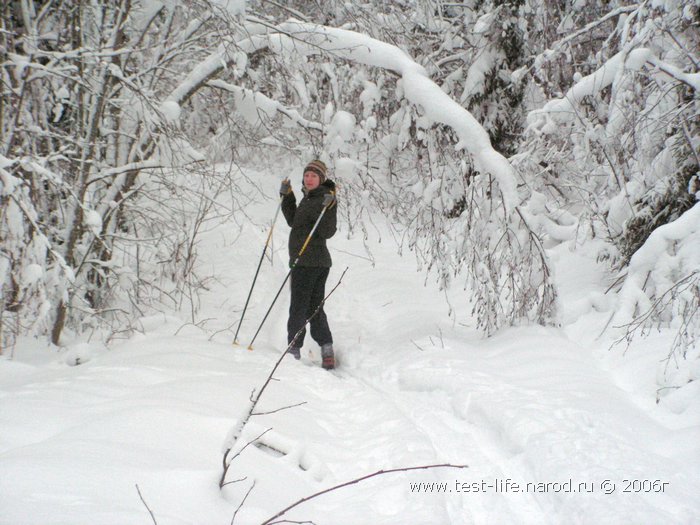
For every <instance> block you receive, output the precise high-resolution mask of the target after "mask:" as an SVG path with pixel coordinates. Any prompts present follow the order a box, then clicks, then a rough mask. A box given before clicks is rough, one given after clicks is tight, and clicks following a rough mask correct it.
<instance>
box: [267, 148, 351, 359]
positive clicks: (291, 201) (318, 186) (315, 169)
mask: <svg viewBox="0 0 700 525" xmlns="http://www.w3.org/2000/svg"><path fill="white" fill-rule="evenodd" d="M327 172H328V170H327V168H326V165H325V164H324V163H323V162H322V161H320V160H313V161H311V162H309V164H308V165H307V166H306V167H305V168H304V185H303V188H302V191H303V193H304V196H303V198H302V199H301V201H300V202H299V204H298V205H297V199H296V196H295V195H294V192H293V191H292V185H291V183H290V182H289V179H285V180H283V181H282V186H280V195H283V196H284V198H283V199H282V213H284V218H285V219H286V220H287V224H289V226H291V228H292V230H291V232H290V233H289V264H290V267H291V276H290V278H291V301H290V304H289V320H288V321H287V344H288V345H289V344H290V343H292V341H294V337H295V336H296V334H297V333H299V337H298V338H297V339H296V341H294V345H293V346H291V347H290V348H289V350H288V351H289V353H290V354H292V355H293V356H294V358H295V359H299V358H300V357H301V347H302V345H303V344H304V336H305V335H306V321H307V320H308V319H309V318H310V317H311V316H312V315H313V314H314V312H315V311H316V308H318V306H319V305H320V304H321V302H322V301H323V298H324V296H325V292H326V279H327V278H328V272H329V271H330V267H331V264H332V262H331V254H330V253H329V252H328V248H327V247H326V239H330V238H331V237H333V235H334V234H335V230H336V217H337V206H336V201H335V192H334V190H335V184H334V183H333V181H332V180H330V179H328V177H327ZM324 209H325V210H326V211H325V212H324V215H323V218H322V219H321V222H319V224H318V226H317V227H316V231H315V232H314V234H313V236H312V237H311V240H310V241H309V243H308V245H307V246H306V249H305V250H304V252H303V253H302V254H301V256H299V253H300V252H301V250H302V248H303V247H304V243H305V242H306V239H307V237H308V236H309V233H310V232H311V230H312V229H313V227H314V224H316V221H317V220H318V218H319V216H320V215H321V212H322V211H323V210H324ZM297 258H298V261H297ZM295 261H296V263H295ZM310 324H311V337H312V338H313V339H314V341H316V342H317V343H318V344H319V346H320V347H321V357H322V360H323V361H322V364H323V368H325V369H327V370H330V369H332V368H335V355H334V353H333V336H332V335H331V331H330V328H329V327H328V319H327V318H326V313H325V312H324V311H323V307H321V308H320V310H319V311H318V313H317V314H316V315H315V316H314V317H313V318H312V319H311V321H310Z"/></svg>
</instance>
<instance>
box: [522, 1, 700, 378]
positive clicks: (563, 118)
mask: <svg viewBox="0 0 700 525" xmlns="http://www.w3.org/2000/svg"><path fill="white" fill-rule="evenodd" d="M602 5H603V4H600V3H598V2H595V1H592V0H591V1H587V2H579V3H577V9H573V10H571V11H570V13H568V14H567V19H568V30H567V33H566V34H565V35H559V37H558V38H557V39H555V40H552V41H550V42H547V48H546V50H543V51H542V52H541V53H540V54H539V55H538V56H537V57H536V59H535V61H534V63H533V72H534V78H535V79H536V81H537V86H538V88H539V89H540V90H541V92H542V95H541V96H542V98H544V99H545V100H547V99H548V100H547V102H546V103H545V104H544V105H543V106H542V107H541V108H538V109H537V110H534V111H532V112H531V113H530V115H529V117H528V120H529V124H528V133H527V137H526V139H525V140H524V141H523V143H522V145H521V150H522V151H521V154H520V155H519V156H518V158H517V160H516V163H517V164H518V165H519V167H520V169H521V171H522V172H523V173H525V174H526V177H527V179H528V181H529V183H530V184H531V185H532V187H533V189H534V190H535V191H537V192H539V193H541V194H542V195H543V196H544V198H545V199H547V200H548V202H549V203H550V204H548V206H547V207H548V210H549V212H550V214H551V215H552V216H553V217H554V216H556V215H560V216H562V215H561V214H562V213H565V215H563V216H565V217H566V221H568V222H571V217H572V216H576V217H577V219H576V221H574V223H575V224H576V225H577V226H578V228H579V230H580V231H581V232H582V233H583V238H584V239H585V238H587V237H594V238H598V239H603V240H604V241H605V246H606V248H605V249H604V250H602V251H601V253H600V254H599V256H600V257H601V258H605V259H607V260H609V261H610V264H611V268H612V269H613V270H614V271H616V272H617V273H618V276H617V279H616V280H615V281H614V282H613V283H612V285H611V291H612V292H616V291H619V293H618V294H617V296H616V297H617V300H616V302H615V307H614V309H615V312H614V313H613V314H611V318H612V319H611V322H610V327H611V328H612V329H614V330H619V329H622V330H623V334H624V335H625V336H626V337H627V338H628V339H629V338H630V337H631V336H632V335H633V334H634V333H636V332H639V330H638V329H641V331H642V332H646V331H648V330H649V329H650V328H651V327H652V326H670V327H672V328H673V329H675V330H676V331H677V337H676V339H675V341H674V343H673V345H672V348H671V349H670V353H669V359H670V360H671V361H679V360H680V361H683V358H684V357H685V358H688V363H692V362H693V361H695V360H696V359H697V358H698V355H697V350H695V351H693V349H694V348H695V349H697V346H696V344H695V343H696V342H697V337H698V331H699V327H700V316H699V315H698V305H699V303H700V280H699V278H698V272H699V270H700V252H698V250H697V246H698V245H700V243H699V241H700V237H698V231H697V214H698V206H699V205H698V203H697V201H698V197H699V196H700V193H698V190H699V189H700V187H699V186H700V185H699V184H698V177H699V176H700V154H699V146H700V126H699V124H698V119H697V115H698V110H699V109H700V105H699V97H698V88H700V74H699V73H698V65H699V64H700V56H698V55H697V50H698V49H700V32H699V31H698V23H699V19H700V16H699V12H700V10H699V7H700V5H699V4H698V3H697V2H695V3H688V2H675V1H667V2H651V3H640V4H628V3H621V4H620V5H616V4H613V5H605V7H606V11H601V6H602ZM591 12H593V13H596V16H595V17H594V18H593V19H591V18H590V16H589V13H591ZM577 20H582V22H580V23H577ZM561 57H566V62H567V63H569V64H570V65H569V66H568V68H569V70H570V71H571V73H572V76H571V78H570V80H569V81H568V82H564V81H563V80H564V79H562V78H561V76H560V75H556V76H553V75H552V70H555V71H559V72H561V71H562V68H560V67H556V66H553V63H554V64H556V62H557V61H559V60H560V59H561ZM573 64H581V66H580V67H578V68H576V67H572V65H573ZM557 92H560V93H561V94H560V95H557ZM550 93H552V94H555V96H553V97H550V96H548V95H549V94H550ZM686 369H687V367H686ZM681 383H682V381H681Z"/></svg>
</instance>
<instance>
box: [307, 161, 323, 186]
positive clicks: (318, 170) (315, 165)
mask: <svg viewBox="0 0 700 525" xmlns="http://www.w3.org/2000/svg"><path fill="white" fill-rule="evenodd" d="M307 171H313V172H314V173H315V174H316V175H318V176H319V177H320V178H321V183H323V182H325V180H326V174H327V172H328V168H326V164H325V163H324V162H323V161H322V160H318V159H316V160H312V161H311V162H309V163H308V164H307V165H306V167H305V168H304V173H306V172H307Z"/></svg>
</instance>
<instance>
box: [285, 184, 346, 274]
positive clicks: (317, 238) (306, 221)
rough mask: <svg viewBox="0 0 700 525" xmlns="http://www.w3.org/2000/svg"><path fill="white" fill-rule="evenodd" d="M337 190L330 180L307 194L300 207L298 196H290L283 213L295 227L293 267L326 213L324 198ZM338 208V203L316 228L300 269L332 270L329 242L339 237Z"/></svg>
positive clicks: (291, 250) (291, 252) (291, 248)
mask: <svg viewBox="0 0 700 525" xmlns="http://www.w3.org/2000/svg"><path fill="white" fill-rule="evenodd" d="M334 190H335V183H334V182H333V181H332V180H330V179H327V180H326V181H324V182H323V183H322V184H321V185H320V186H319V187H318V188H316V189H314V190H311V191H309V192H307V191H306V190H304V198H302V199H301V201H300V202H299V205H297V199H296V197H295V195H294V193H291V192H290V193H288V194H287V195H285V197H284V199H283V200H282V213H284V218H285V219H286V220H287V224H289V226H291V228H292V231H291V232H290V233H289V264H290V266H291V265H292V264H293V263H294V261H295V260H296V258H297V256H298V255H299V252H300V251H301V248H302V247H303V246H304V242H306V238H307V237H308V236H309V232H310V231H311V229H312V228H313V227H314V224H316V220H317V219H318V217H319V215H320V214H321V210H322V209H323V196H324V195H326V193H330V192H331V191H334ZM337 212H338V207H337V206H336V203H335V202H334V203H333V204H331V206H329V207H328V209H327V210H326V213H325V214H324V215H323V219H321V222H320V223H319V225H318V226H317V228H316V231H315V232H314V234H313V236H312V237H311V241H310V242H309V245H308V246H307V247H306V250H305V251H304V253H303V254H302V256H301V258H300V259H299V262H298V263H297V266H313V267H322V268H330V267H331V264H332V261H331V254H330V253H329V252H328V248H327V247H326V239H330V238H331V237H333V235H334V234H335V230H336V224H337Z"/></svg>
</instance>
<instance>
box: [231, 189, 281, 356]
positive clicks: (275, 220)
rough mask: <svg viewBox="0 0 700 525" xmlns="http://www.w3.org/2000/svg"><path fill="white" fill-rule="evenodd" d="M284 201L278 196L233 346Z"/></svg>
mask: <svg viewBox="0 0 700 525" xmlns="http://www.w3.org/2000/svg"><path fill="white" fill-rule="evenodd" d="M283 200H284V195H281V196H280V201H279V204H277V210H276V211H275V217H274V218H273V219H272V225H271V226H270V232H269V233H268V234H267V240H266V241H265V246H264V247H263V251H262V254H260V260H259V261H258V267H257V269H256V270H255V276H254V277H253V282H252V284H251V285H250V291H249V292H248V298H247V299H246V300H245V306H244V307H243V313H242V314H241V320H240V321H238V328H237V329H236V335H234V336H233V344H234V345H237V344H238V332H239V331H240V329H241V325H242V324H243V317H244V316H245V312H246V310H247V309H248V303H249V302H250V296H251V295H253V288H255V282H256V281H257V280H258V273H260V267H261V266H262V262H263V259H264V258H265V252H267V247H268V246H269V245H270V239H272V231H273V230H274V229H275V223H276V222H277V216H278V215H279V213H280V209H281V208H282V201H283Z"/></svg>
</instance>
